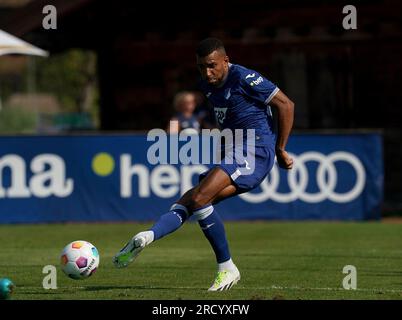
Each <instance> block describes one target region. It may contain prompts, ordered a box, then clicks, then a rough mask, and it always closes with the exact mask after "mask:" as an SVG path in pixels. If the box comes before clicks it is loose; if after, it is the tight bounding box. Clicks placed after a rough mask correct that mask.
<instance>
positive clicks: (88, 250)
mask: <svg viewBox="0 0 402 320" xmlns="http://www.w3.org/2000/svg"><path fill="white" fill-rule="evenodd" d="M60 259H61V269H62V270H63V272H64V273H65V274H66V275H67V276H68V277H70V278H71V279H74V280H82V279H86V278H88V277H90V276H91V275H92V274H93V273H94V272H95V271H96V269H97V268H98V266H99V253H98V250H97V249H96V247H95V246H94V245H92V244H91V243H89V242H88V241H83V240H78V241H73V242H71V243H69V244H68V245H66V246H65V247H64V249H63V251H62V252H61V256H60Z"/></svg>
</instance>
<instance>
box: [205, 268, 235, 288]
mask: <svg viewBox="0 0 402 320" xmlns="http://www.w3.org/2000/svg"><path fill="white" fill-rule="evenodd" d="M239 280H240V272H239V270H238V269H237V268H236V269H234V270H223V271H218V274H217V275H216V278H215V281H214V283H213V284H212V286H211V287H210V288H209V289H208V291H224V290H230V289H231V288H232V287H233V286H234V285H235V284H236V283H237V282H239Z"/></svg>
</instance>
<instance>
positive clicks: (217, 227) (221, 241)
mask: <svg viewBox="0 0 402 320" xmlns="http://www.w3.org/2000/svg"><path fill="white" fill-rule="evenodd" d="M194 215H195V217H196V218H197V220H198V224H199V225H200V227H201V229H202V231H203V232H204V235H205V237H206V238H207V239H208V241H209V243H210V244H211V246H212V249H214V252H215V256H216V261H217V262H218V263H222V262H225V261H227V260H229V259H230V252H229V245H228V242H227V240H226V234H225V227H224V226H223V222H222V220H221V218H220V217H219V215H218V213H217V212H216V211H215V210H214V207H213V206H212V205H208V206H205V207H203V208H200V209H198V210H196V211H194Z"/></svg>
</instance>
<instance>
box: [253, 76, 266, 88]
mask: <svg viewBox="0 0 402 320" xmlns="http://www.w3.org/2000/svg"><path fill="white" fill-rule="evenodd" d="M263 81H264V79H263V78H262V77H258V78H257V80H253V81H251V82H250V86H252V87H253V86H258V85H259V84H260V83H261V82H263Z"/></svg>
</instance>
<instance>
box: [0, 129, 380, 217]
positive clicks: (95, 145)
mask: <svg viewBox="0 0 402 320" xmlns="http://www.w3.org/2000/svg"><path fill="white" fill-rule="evenodd" d="M154 145H155V141H147V136H146V135H93V136H91V135H88V136H16V137H0V223H40V222H65V221H83V222H84V221H85V222H87V221H151V220H154V219H156V218H158V217H159V216H160V215H161V214H163V213H165V212H166V211H167V210H168V208H169V207H170V206H171V205H172V204H173V203H174V202H175V200H177V199H178V198H179V197H180V195H181V194H183V193H184V192H185V191H187V190H188V189H189V188H191V186H193V185H195V184H196V183H197V181H198V175H199V174H200V173H202V172H204V171H205V170H207V169H208V166H207V165H203V164H183V163H177V161H176V162H175V161H174V160H175V159H169V161H170V162H169V163H172V164H152V163H150V161H149V151H150V149H152V147H153V146H154ZM168 145H169V146H171V147H172V148H173V147H176V148H179V149H174V150H176V154H177V153H178V152H182V151H183V150H181V149H180V148H181V147H182V146H183V143H179V144H176V145H175V143H172V142H169V144H168ZM288 150H289V151H290V152H291V154H292V156H293V157H294V161H295V164H294V169H293V170H291V171H285V170H282V169H279V167H278V166H277V165H276V164H275V166H274V168H273V170H272V171H271V173H270V174H269V175H268V177H267V178H266V179H265V180H264V181H263V182H262V184H261V185H260V186H259V187H258V188H256V189H255V190H253V191H251V192H249V193H246V194H242V195H240V196H237V197H233V198H230V199H227V200H225V201H223V202H221V203H219V204H218V205H217V206H216V207H217V209H218V211H219V213H220V214H221V216H222V217H223V219H226V220H241V219H247V220H254V219H292V220H303V219H324V220H334V219H336V220H363V219H378V218H380V206H381V202H382V193H383V156H382V139H381V136H380V135H379V134H340V135H313V134H309V135H292V137H291V139H290V141H289V144H288ZM187 151H188V150H187ZM183 152H184V151H183ZM206 153H207V152H205V150H204V151H203V155H205V154H206ZM176 160H177V159H176ZM151 162H152V161H151Z"/></svg>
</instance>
